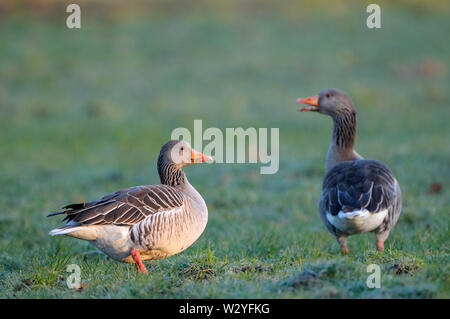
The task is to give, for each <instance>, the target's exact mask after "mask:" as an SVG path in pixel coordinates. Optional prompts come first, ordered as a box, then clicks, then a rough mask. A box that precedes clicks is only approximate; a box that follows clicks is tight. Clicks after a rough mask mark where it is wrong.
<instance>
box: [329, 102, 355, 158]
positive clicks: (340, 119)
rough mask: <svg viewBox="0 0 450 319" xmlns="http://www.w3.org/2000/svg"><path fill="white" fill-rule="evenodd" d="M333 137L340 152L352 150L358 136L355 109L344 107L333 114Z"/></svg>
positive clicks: (333, 141)
mask: <svg viewBox="0 0 450 319" xmlns="http://www.w3.org/2000/svg"><path fill="white" fill-rule="evenodd" d="M333 122H334V127H333V137H332V141H331V142H332V143H334V145H335V147H336V150H337V151H338V152H343V153H347V152H351V151H353V146H354V144H355V136H356V126H357V121H356V112H355V110H354V109H347V108H346V109H342V110H340V111H339V113H336V114H333Z"/></svg>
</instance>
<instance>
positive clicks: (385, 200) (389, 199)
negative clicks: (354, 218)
mask: <svg viewBox="0 0 450 319" xmlns="http://www.w3.org/2000/svg"><path fill="white" fill-rule="evenodd" d="M364 209H365V210H368V211H369V212H371V213H379V212H381V211H384V210H386V209H387V210H388V214H387V216H386V218H385V219H384V221H383V227H381V228H382V229H380V230H385V229H387V228H391V227H392V226H393V225H394V224H395V222H396V221H397V219H398V217H399V215H400V211H401V193H400V188H399V186H398V183H397V180H396V179H395V177H394V175H393V174H392V172H391V170H390V169H389V168H388V167H387V166H386V165H385V164H383V163H381V162H379V161H376V160H365V159H362V160H356V161H348V162H342V163H340V164H338V165H336V166H334V167H333V168H332V169H331V170H330V171H329V172H328V173H327V174H326V176H325V179H324V181H323V187H322V196H321V213H322V214H330V215H332V216H336V215H337V214H338V213H339V212H340V211H344V212H350V211H353V210H364ZM323 217H324V216H322V218H323ZM325 219H326V218H325ZM327 226H329V228H330V227H331V228H333V227H332V226H331V225H327Z"/></svg>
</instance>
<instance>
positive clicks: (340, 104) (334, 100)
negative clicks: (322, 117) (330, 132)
mask: <svg viewBox="0 0 450 319" xmlns="http://www.w3.org/2000/svg"><path fill="white" fill-rule="evenodd" d="M297 103H304V104H308V106H303V107H300V108H299V109H298V111H300V112H303V111H313V112H319V113H322V114H326V115H330V116H332V117H336V116H339V114H341V113H344V112H348V111H350V112H354V106H353V103H352V101H351V100H350V98H349V97H348V95H347V94H345V93H344V92H342V91H340V90H338V89H324V90H322V91H320V93H319V94H317V95H314V96H310V97H306V98H300V99H297Z"/></svg>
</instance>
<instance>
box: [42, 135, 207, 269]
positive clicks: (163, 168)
mask: <svg viewBox="0 0 450 319" xmlns="http://www.w3.org/2000/svg"><path fill="white" fill-rule="evenodd" d="M210 159H211V158H210V157H209V156H206V155H203V154H201V153H199V152H197V151H195V150H194V149H192V148H191V146H190V145H189V144H188V143H187V142H184V141H176V140H173V141H169V142H167V143H166V144H164V146H163V147H162V148H161V151H160V154H159V157H158V173H159V175H160V179H161V183H162V184H160V185H144V186H136V187H131V188H126V189H122V190H119V191H117V192H115V193H112V194H109V195H106V196H104V197H102V198H101V199H99V200H95V201H90V202H86V203H77V204H71V205H67V206H65V207H63V210H61V211H58V212H55V213H52V214H50V215H48V216H55V215H60V214H65V215H66V216H65V218H64V220H63V221H65V222H67V224H66V225H64V226H62V227H58V228H56V229H54V230H52V231H51V232H50V235H68V236H72V237H75V238H79V239H84V240H88V241H89V242H91V243H92V244H94V245H95V246H96V247H98V248H99V249H100V250H102V251H103V252H104V253H105V254H107V255H108V256H110V257H112V258H113V259H116V260H119V261H124V262H134V263H136V266H137V268H138V271H143V272H146V269H145V266H144V265H143V263H142V260H146V259H158V258H165V257H169V256H171V255H173V254H176V253H178V252H180V251H183V250H184V249H186V248H188V247H189V246H190V245H191V244H192V243H193V242H195V240H197V238H198V237H199V236H200V235H201V233H202V232H203V230H204V228H205V226H206V222H207V219H208V209H207V207H206V204H205V202H204V200H203V198H202V197H201V196H200V194H199V193H198V192H197V191H196V190H195V188H194V187H193V186H192V185H191V184H190V183H189V181H188V180H187V177H186V175H185V173H184V172H183V171H182V168H183V167H184V166H187V165H190V164H192V163H196V162H204V161H207V160H210ZM141 255H142V259H141Z"/></svg>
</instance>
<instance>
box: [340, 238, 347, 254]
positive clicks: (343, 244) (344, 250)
mask: <svg viewBox="0 0 450 319" xmlns="http://www.w3.org/2000/svg"><path fill="white" fill-rule="evenodd" d="M338 242H339V244H340V245H341V251H342V253H343V254H344V255H348V248H347V237H345V236H340V237H339V238H338Z"/></svg>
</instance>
